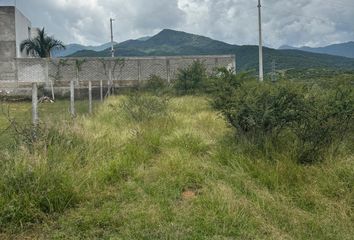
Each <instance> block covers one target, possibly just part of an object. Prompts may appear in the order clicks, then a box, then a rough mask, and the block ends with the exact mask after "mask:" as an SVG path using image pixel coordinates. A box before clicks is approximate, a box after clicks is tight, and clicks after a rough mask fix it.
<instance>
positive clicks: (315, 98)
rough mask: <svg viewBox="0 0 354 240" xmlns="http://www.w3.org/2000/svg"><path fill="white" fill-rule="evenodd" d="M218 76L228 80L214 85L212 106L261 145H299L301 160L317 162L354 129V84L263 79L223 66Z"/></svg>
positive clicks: (244, 134) (252, 141) (274, 146)
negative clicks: (332, 85) (328, 86)
mask: <svg viewBox="0 0 354 240" xmlns="http://www.w3.org/2000/svg"><path fill="white" fill-rule="evenodd" d="M217 78H219V80H218V81H223V82H225V86H219V87H218V88H215V89H216V90H215V91H214V101H213V103H214V106H215V107H216V108H217V109H218V110H219V111H220V112H221V113H222V114H223V116H224V117H225V118H226V119H227V121H228V122H229V124H230V125H231V126H233V127H234V128H235V129H236V132H237V134H238V136H240V137H244V138H246V139H247V140H248V141H250V142H251V143H253V144H256V146H258V148H259V149H261V150H267V149H266V148H267V147H269V146H268V145H269V144H271V148H272V151H273V150H276V151H279V150H281V149H282V147H283V146H287V149H291V148H293V149H295V150H296V154H295V155H296V159H297V161H298V162H300V163H314V162H317V161H320V160H323V159H324V156H325V154H326V153H327V152H328V149H329V148H330V147H333V146H334V147H336V146H338V144H340V143H341V142H342V141H343V140H344V139H345V138H346V136H347V133H348V132H350V129H353V116H354V97H353V88H351V87H350V86H348V85H345V84H344V85H341V84H339V85H338V86H337V87H336V88H335V89H323V88H321V87H318V86H317V87H316V86H313V87H311V86H310V85H308V84H304V83H294V82H279V83H277V84H271V83H267V82H265V83H262V84H261V83H259V82H256V81H252V80H251V79H249V80H248V81H242V80H241V79H239V78H238V77H236V76H232V75H230V73H227V72H225V71H221V73H220V74H219V75H217ZM243 78H244V76H243ZM284 136H285V137H284ZM268 140H270V141H268ZM294 141H295V142H294ZM280 142H281V144H282V146H280V145H278V143H280Z"/></svg>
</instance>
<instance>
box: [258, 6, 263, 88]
mask: <svg viewBox="0 0 354 240" xmlns="http://www.w3.org/2000/svg"><path fill="white" fill-rule="evenodd" d="M261 7H262V6H261V0H258V25H259V81H260V82H263V46H262V44H263V43H262V13H261Z"/></svg>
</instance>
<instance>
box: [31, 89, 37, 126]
mask: <svg viewBox="0 0 354 240" xmlns="http://www.w3.org/2000/svg"><path fill="white" fill-rule="evenodd" d="M32 123H33V125H35V126H36V125H37V124H38V87H37V83H32Z"/></svg>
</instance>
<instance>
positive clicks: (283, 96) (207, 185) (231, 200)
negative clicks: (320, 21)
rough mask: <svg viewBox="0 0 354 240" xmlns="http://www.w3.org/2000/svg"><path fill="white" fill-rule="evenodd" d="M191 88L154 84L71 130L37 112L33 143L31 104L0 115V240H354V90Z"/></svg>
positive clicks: (247, 81)
mask: <svg viewBox="0 0 354 240" xmlns="http://www.w3.org/2000/svg"><path fill="white" fill-rule="evenodd" d="M197 69H198V71H199V70H200V68H197ZM183 76H184V78H182V80H183V81H184V80H186V79H189V78H188V75H183ZM192 79H194V78H192ZM189 80H190V79H189ZM189 80H187V81H189ZM183 81H182V82H183ZM196 81H197V82H198V84H194V83H191V84H189V85H188V86H191V88H192V89H186V91H184V90H183V89H182V91H177V93H178V96H175V95H173V92H172V91H171V88H170V87H169V86H168V85H166V84H165V83H163V82H161V79H159V78H158V77H156V76H152V77H151V81H150V82H148V83H147V85H145V87H143V88H142V89H141V91H133V92H131V93H129V94H125V95H123V96H116V97H110V98H108V99H107V101H106V102H105V103H104V104H102V105H101V106H99V107H98V108H97V109H96V111H95V113H94V114H93V115H91V116H85V115H80V116H79V117H78V118H77V119H75V120H73V119H71V118H70V116H69V113H68V111H67V107H68V103H63V102H61V101H58V102H56V103H54V104H50V105H40V108H41V112H42V113H43V111H48V112H51V113H52V114H45V116H48V117H49V118H51V120H46V121H43V122H45V123H47V124H45V125H41V126H42V127H41V128H40V129H42V130H41V131H40V133H42V134H38V135H36V138H34V139H33V141H26V139H28V138H27V137H26V136H27V133H29V134H30V136H33V135H32V132H31V131H21V129H22V130H26V129H27V127H25V126H26V125H23V124H22V123H21V122H22V121H17V119H18V118H23V116H25V114H23V115H21V114H19V112H21V111H22V110H21V109H25V108H26V107H23V105H25V106H27V107H28V106H29V104H28V105H26V104H24V103H22V104H19V103H17V105H16V106H17V107H16V109H17V112H18V113H17V114H18V115H17V116H15V117H14V118H11V119H13V120H14V121H15V120H16V121H15V122H16V125H15V126H16V128H15V129H14V128H13V126H12V127H10V128H8V129H7V127H8V126H9V125H8V120H7V119H6V117H4V116H0V126H1V128H0V132H1V133H3V134H2V135H0V142H1V148H0V159H1V161H0V171H1V173H2V174H1V176H0V239H13V238H32V239H166V238H169V239H229V238H230V239H348V240H349V239H352V236H353V235H354V230H353V229H354V223H353V217H354V212H353V208H352V206H353V199H354V195H353V194H354V189H353V184H352V183H353V181H354V161H353V152H352V150H351V149H350V146H352V144H353V121H352V119H353V99H354V98H353V87H352V82H351V80H350V79H343V80H342V81H339V79H337V81H336V82H335V83H333V82H327V83H326V84H322V83H321V84H314V83H296V82H283V81H279V82H277V83H275V84H272V83H267V82H265V83H263V84H260V83H258V82H257V81H256V80H255V79H253V78H252V76H249V75H248V74H238V75H235V74H233V72H232V71H229V70H226V69H221V70H219V71H217V72H215V73H214V74H212V75H211V76H208V75H207V74H206V73H205V75H204V77H203V79H202V80H200V79H198V80H196ZM199 81H202V82H199ZM149 84H150V85H149ZM196 86H198V87H196ZM201 86H202V87H201ZM157 89H158V90H157ZM175 89H176V88H175ZM177 90H178V88H177ZM188 92H193V93H198V95H200V96H198V97H197V96H186V95H185V94H187V93H188ZM181 93H182V94H183V96H180V95H179V94H181ZM86 105H87V104H84V106H85V107H87V106H86ZM59 106H60V107H61V108H62V109H64V110H63V112H65V113H67V114H68V118H60V117H58V113H60V114H59V115H61V114H62V113H63V112H60V110H59ZM79 109H80V108H79ZM20 115H21V116H20ZM220 115H221V116H223V117H224V118H221V117H220ZM42 116H44V114H42ZM54 119H55V121H53V120H54ZM225 120H226V121H225ZM6 129H7V130H6ZM16 129H17V130H16ZM9 131H10V132H9ZM13 133H15V134H13ZM16 133H18V134H16ZM4 134H5V135H4ZM15 136H16V138H14V137H15ZM31 139H32V138H31ZM310 149H311V150H310ZM301 163H307V165H304V164H301ZM309 163H311V164H309ZM314 163H317V164H314Z"/></svg>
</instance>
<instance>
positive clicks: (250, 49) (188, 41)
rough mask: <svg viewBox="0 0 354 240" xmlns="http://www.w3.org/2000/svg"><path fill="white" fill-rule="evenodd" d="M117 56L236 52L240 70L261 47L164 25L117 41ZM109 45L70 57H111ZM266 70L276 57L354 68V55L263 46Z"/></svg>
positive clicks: (286, 63) (292, 63) (295, 63)
mask: <svg viewBox="0 0 354 240" xmlns="http://www.w3.org/2000/svg"><path fill="white" fill-rule="evenodd" d="M115 49H116V56H127V57H128V56H180V55H209V54H210V55H214V54H235V55H236V62H237V69H238V70H256V69H258V47H257V46H238V45H232V44H227V43H224V42H221V41H217V40H213V39H211V38H208V37H204V36H199V35H194V34H190V33H185V32H180V31H174V30H169V29H165V30H163V31H161V32H160V33H158V34H157V35H155V36H153V37H151V38H147V39H146V40H128V41H125V42H122V43H120V44H117V45H116V47H115ZM109 56H110V49H106V50H104V51H100V52H95V51H87V50H83V51H79V52H76V53H75V54H72V55H71V56H70V57H109ZM264 60H265V61H264V62H265V66H264V67H265V70H266V71H270V70H271V68H272V62H273V61H275V63H276V68H277V69H278V70H279V69H293V68H296V69H299V68H301V69H304V68H336V69H346V70H349V69H354V59H350V58H345V57H339V56H332V55H325V54H317V53H310V52H304V51H299V50H276V49H272V48H267V47H265V48H264Z"/></svg>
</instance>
